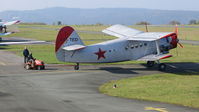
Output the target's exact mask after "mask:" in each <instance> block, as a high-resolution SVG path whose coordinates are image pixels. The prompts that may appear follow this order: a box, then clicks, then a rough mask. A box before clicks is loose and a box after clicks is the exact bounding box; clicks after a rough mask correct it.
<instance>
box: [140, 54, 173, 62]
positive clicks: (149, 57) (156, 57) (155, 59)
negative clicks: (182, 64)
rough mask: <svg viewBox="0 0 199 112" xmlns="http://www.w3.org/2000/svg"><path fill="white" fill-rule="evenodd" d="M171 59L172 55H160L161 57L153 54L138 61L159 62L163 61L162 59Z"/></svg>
mask: <svg viewBox="0 0 199 112" xmlns="http://www.w3.org/2000/svg"><path fill="white" fill-rule="evenodd" d="M169 57H172V55H169V54H160V55H155V54H151V55H147V56H144V57H142V58H140V59H138V60H139V61H157V60H161V59H165V58H169Z"/></svg>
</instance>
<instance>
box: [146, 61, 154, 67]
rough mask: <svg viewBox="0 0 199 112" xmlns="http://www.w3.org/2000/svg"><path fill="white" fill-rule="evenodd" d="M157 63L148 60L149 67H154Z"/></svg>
mask: <svg viewBox="0 0 199 112" xmlns="http://www.w3.org/2000/svg"><path fill="white" fill-rule="evenodd" d="M154 64H155V61H147V67H153V66H154Z"/></svg>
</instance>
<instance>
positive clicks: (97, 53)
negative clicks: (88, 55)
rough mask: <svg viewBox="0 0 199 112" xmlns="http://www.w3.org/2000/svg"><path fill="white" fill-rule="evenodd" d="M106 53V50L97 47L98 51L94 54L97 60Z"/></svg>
mask: <svg viewBox="0 0 199 112" xmlns="http://www.w3.org/2000/svg"><path fill="white" fill-rule="evenodd" d="M105 53H106V51H102V50H101V49H100V48H99V51H98V52H96V53H95V54H96V55H97V56H98V58H97V60H99V59H100V58H104V59H105V58H106V57H105V56H104V54H105Z"/></svg>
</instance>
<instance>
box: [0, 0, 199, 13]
mask: <svg viewBox="0 0 199 112" xmlns="http://www.w3.org/2000/svg"><path fill="white" fill-rule="evenodd" d="M0 3H1V5H0V12H2V11H6V10H34V9H43V8H49V7H67V8H146V9H161V10H195V11H199V0H0Z"/></svg>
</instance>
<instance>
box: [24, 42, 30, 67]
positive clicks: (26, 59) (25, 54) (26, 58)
mask: <svg viewBox="0 0 199 112" xmlns="http://www.w3.org/2000/svg"><path fill="white" fill-rule="evenodd" d="M23 56H24V63H26V62H27V61H28V56H29V50H28V49H27V47H26V46H25V48H24V50H23Z"/></svg>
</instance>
